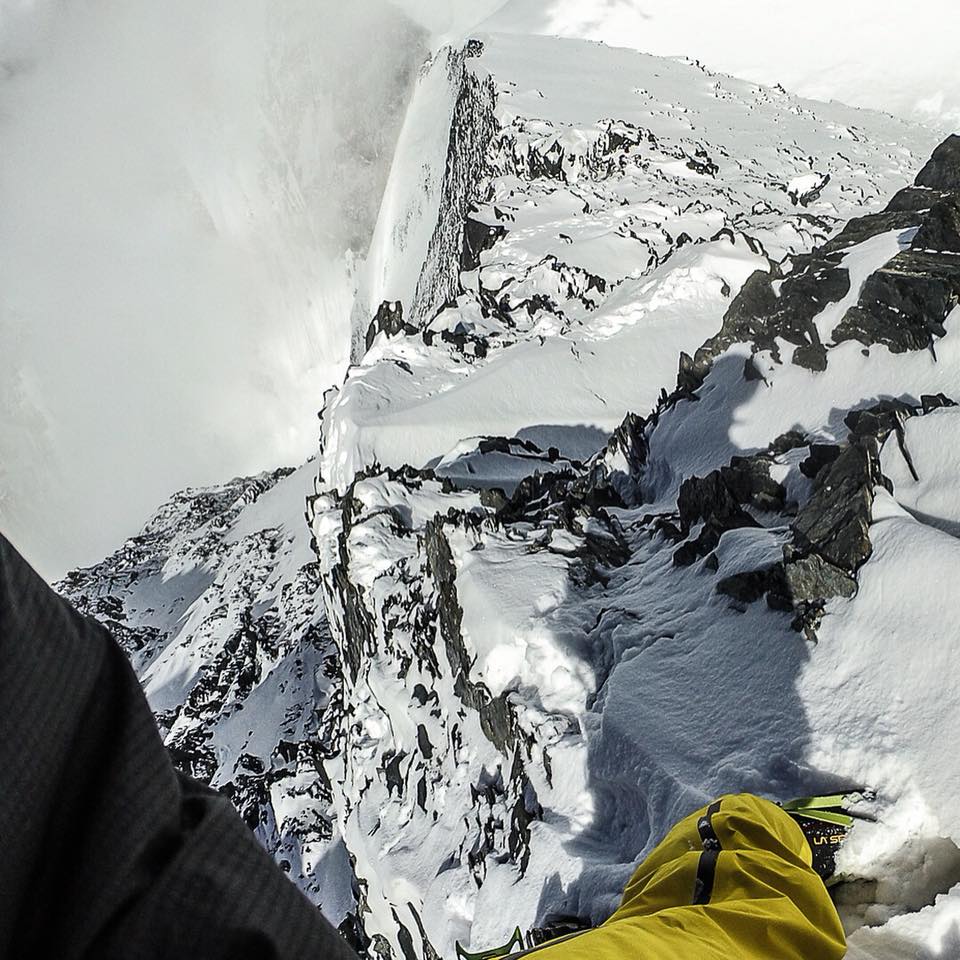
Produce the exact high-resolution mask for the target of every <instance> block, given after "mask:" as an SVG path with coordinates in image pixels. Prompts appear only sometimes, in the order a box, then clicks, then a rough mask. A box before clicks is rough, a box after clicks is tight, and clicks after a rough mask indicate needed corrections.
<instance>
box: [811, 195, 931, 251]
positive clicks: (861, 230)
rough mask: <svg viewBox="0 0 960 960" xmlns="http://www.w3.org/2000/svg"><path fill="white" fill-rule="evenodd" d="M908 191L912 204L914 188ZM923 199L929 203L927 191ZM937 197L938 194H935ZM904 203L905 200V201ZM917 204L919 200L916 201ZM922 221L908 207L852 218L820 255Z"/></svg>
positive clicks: (920, 217) (919, 216)
mask: <svg viewBox="0 0 960 960" xmlns="http://www.w3.org/2000/svg"><path fill="white" fill-rule="evenodd" d="M906 189H908V190H911V191H914V192H913V193H911V194H910V200H911V202H913V200H914V198H915V197H916V192H915V188H913V187H908V188H906ZM925 194H926V196H925V199H927V201H928V202H929V191H925ZM937 196H939V194H937ZM905 202H906V199H905ZM917 202H919V199H917ZM921 219H922V215H921V214H919V213H918V212H917V210H916V209H915V208H914V207H913V206H910V205H908V206H907V208H906V209H903V210H890V209H889V208H888V209H887V210H886V211H885V212H883V213H874V214H871V215H869V216H866V217H854V218H853V219H852V220H849V221H848V222H847V225H846V226H845V227H844V228H843V230H841V231H840V233H838V234H837V235H836V236H835V237H831V238H830V240H828V241H827V242H826V243H825V244H824V245H823V246H822V247H821V248H820V250H819V252H820V253H821V254H830V253H837V252H842V251H844V250H846V249H847V248H848V247H852V246H854V245H855V244H858V243H863V242H864V241H866V240H871V239H872V238H873V237H878V236H879V235H880V234H881V233H888V232H889V231H890V230H908V229H909V228H910V227H915V226H917V224H918V223H920V221H921Z"/></svg>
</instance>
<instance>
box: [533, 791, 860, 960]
mask: <svg viewBox="0 0 960 960" xmlns="http://www.w3.org/2000/svg"><path fill="white" fill-rule="evenodd" d="M810 863H811V854H810V848H809V846H808V845H807V841H806V838H805V837H804V835H803V831H801V829H800V828H799V826H797V824H796V823H795V822H794V821H793V819H792V818H791V817H790V816H789V815H788V814H786V813H784V811H783V810H781V809H780V808H779V807H778V806H776V805H775V804H773V803H770V802H769V801H768V800H763V799H761V798H760V797H755V796H752V795H750V794H737V795H732V796H725V797H721V798H720V799H719V800H717V801H715V802H714V803H712V804H710V806H708V807H705V808H703V809H702V810H698V811H696V812H695V813H693V814H691V815H690V816H689V817H686V818H685V819H684V820H681V821H680V823H678V824H677V825H676V826H675V827H674V828H673V829H672V830H671V831H670V832H669V833H668V834H667V836H666V837H665V838H664V839H663V840H662V841H661V842H660V844H659V845H658V846H657V847H656V848H655V849H654V850H653V851H652V853H651V854H650V855H649V856H648V857H647V858H646V859H645V860H644V861H643V863H641V864H640V866H639V867H637V869H636V871H635V872H634V874H633V876H632V877H631V878H630V881H629V882H628V883H627V886H626V888H625V890H624V893H623V899H622V901H621V903H620V906H619V907H618V908H617V910H616V912H615V913H614V914H613V915H612V916H611V917H610V918H609V919H608V920H607V921H606V922H605V923H603V924H602V925H601V926H599V927H596V928H595V929H593V930H589V931H587V932H585V933H583V934H580V935H575V936H573V937H571V938H570V939H567V940H562V941H557V942H555V943H554V944H549V943H548V944H545V945H544V946H543V947H541V948H537V949H534V950H531V951H528V954H529V955H533V956H535V957H536V960H624V958H626V957H637V958H646V957H651V958H653V957H655V958H656V960H690V958H696V960H771V958H776V960H840V958H842V957H843V956H844V955H845V953H846V940H845V937H844V933H843V927H842V926H841V924H840V918H839V917H838V916H837V911H836V909H835V908H834V905H833V902H832V901H831V899H830V896H829V894H828V893H827V889H826V887H825V886H824V885H823V881H822V880H821V879H820V877H819V876H818V875H817V874H816V873H815V872H814V871H813V869H812V868H811V866H810ZM526 955H527V954H520V956H526Z"/></svg>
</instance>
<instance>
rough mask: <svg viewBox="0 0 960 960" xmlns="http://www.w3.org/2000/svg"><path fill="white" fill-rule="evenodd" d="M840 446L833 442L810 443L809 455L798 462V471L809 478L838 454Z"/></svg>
mask: <svg viewBox="0 0 960 960" xmlns="http://www.w3.org/2000/svg"><path fill="white" fill-rule="evenodd" d="M840 450H841V447H839V446H838V445H837V444H835V443H811V444H810V456H808V457H807V459H806V460H802V461H801V462H800V472H801V473H802V474H803V475H804V476H805V477H809V478H810V479H811V480H812V479H813V478H814V477H816V476H817V474H819V473H820V471H821V470H822V469H823V468H824V467H826V466H828V465H829V464H831V463H833V461H834V460H836V459H837V457H838V456H840Z"/></svg>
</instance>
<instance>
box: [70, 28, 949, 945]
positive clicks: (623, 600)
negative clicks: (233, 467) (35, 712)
mask: <svg viewBox="0 0 960 960" xmlns="http://www.w3.org/2000/svg"><path fill="white" fill-rule="evenodd" d="M939 139H940V138H939V137H937V136H935V135H934V134H932V133H931V132H929V131H924V130H922V129H920V128H917V127H914V126H910V125H908V124H905V123H902V122H900V121H895V120H893V119H891V118H889V117H885V116H882V115H878V114H870V113H865V112H861V111H854V110H848V109H846V108H844V107H842V106H839V105H836V104H831V105H824V104H816V103H812V102H807V101H802V100H798V99H796V98H794V97H792V96H790V95H789V94H787V93H786V92H785V91H783V90H779V89H768V88H763V87H758V86H755V85H752V84H748V83H742V82H739V81H736V80H733V79H731V78H729V77H726V76H719V75H715V74H712V73H711V72H710V71H708V70H706V69H704V68H703V67H702V66H701V65H699V64H696V63H687V62H681V61H676V60H664V59H657V58H653V57H648V56H644V55H642V54H637V53H633V52H627V51H622V50H615V49H611V48H607V47H604V46H602V45H598V44H589V43H585V42H580V41H574V40H563V41H561V40H555V39H548V38H535V39H533V38H523V37H516V36H514V37H505V36H483V37H480V38H478V39H477V40H475V41H471V42H470V43H468V44H467V45H466V46H465V47H464V48H463V49H445V50H442V51H440V52H438V53H437V54H436V55H435V56H434V57H433V59H432V60H431V62H430V63H429V64H427V65H426V66H425V68H424V70H423V72H422V75H421V78H420V82H419V85H418V88H417V90H416V92H415V93H414V96H413V100H412V102H411V105H410V108H409V111H408V115H407V118H406V121H405V125H404V129H403V132H402V134H401V137H400V142H399V146H398V152H397V155H396V158H395V161H394V167H393V171H392V173H391V178H390V183H389V185H388V188H387V193H386V196H385V198H384V202H383V206H382V209H381V216H380V221H379V224H378V227H377V231H376V234H375V237H374V241H373V244H372V246H371V250H370V254H369V256H368V260H367V267H366V271H367V272H366V276H365V279H364V281H363V285H362V288H361V292H360V296H359V298H358V302H357V305H356V307H355V310H354V335H353V355H354V359H355V364H354V365H353V367H352V368H351V370H350V372H349V373H348V375H347V378H346V381H345V383H344V384H343V386H342V387H341V388H340V389H339V390H338V391H336V392H334V393H332V394H330V395H329V396H328V397H327V402H326V405H325V409H324V414H323V438H322V443H323V447H322V451H321V454H320V457H319V461H318V462H317V463H310V464H307V465H306V466H304V467H302V468H300V469H299V470H297V471H293V472H290V471H278V472H277V473H276V474H272V475H265V476H260V477H257V478H252V479H249V480H243V481H239V480H238V481H232V482H231V483H229V484H225V485H223V486H222V487H218V488H214V489H210V490H204V491H187V492H185V493H183V494H181V495H179V496H177V497H175V498H174V499H173V500H172V501H171V502H170V503H168V504H167V505H165V506H164V507H163V508H162V509H161V510H160V511H159V513H158V514H157V515H156V516H155V517H154V518H153V519H152V520H151V521H150V523H149V524H148V525H147V527H146V528H145V529H144V531H143V533H142V535H141V536H140V537H138V538H135V539H134V540H131V541H129V542H128V543H127V544H125V545H124V547H123V548H122V549H121V550H120V551H118V552H117V553H116V554H115V555H114V556H112V557H111V558H109V559H108V560H106V561H104V562H103V563H102V564H100V565H99V566H97V567H94V568H91V569H89V570H84V571H79V572H77V573H75V574H72V575H71V576H70V577H68V578H67V580H65V581H64V582H63V583H62V584H61V588H62V589H63V590H64V592H65V593H66V594H67V595H68V596H69V597H71V598H72V599H73V600H74V601H75V602H77V603H78V604H79V605H80V606H81V607H82V608H83V609H85V610H86V611H88V612H90V613H92V614H93V615H95V616H98V617H100V618H101V619H103V620H105V621H106V622H107V623H109V624H110V625H111V626H112V627H113V628H114V629H115V630H116V631H117V633H118V635H119V636H120V638H121V640H122V642H123V643H124V644H125V646H126V648H127V649H128V651H129V652H130V654H131V656H132V658H133V659H134V662H135V664H136V666H137V669H138V671H139V673H140V676H141V677H142V679H143V683H144V686H145V689H146V691H147V694H148V696H149V697H150V700H151V704H152V706H153V707H154V709H155V710H156V712H157V714H158V717H159V718H160V722H161V724H162V726H163V729H164V731H165V732H166V736H167V742H168V744H169V745H170V747H171V750H172V751H173V753H174V756H175V757H177V759H178V761H179V762H181V763H182V764H183V765H184V766H186V767H187V768H188V769H189V770H191V771H192V772H194V773H195V774H196V775H200V776H203V777H205V778H208V779H210V780H211V781H212V782H213V783H214V784H216V785H217V786H220V787H221V788H223V789H225V790H227V791H228V792H230V794H231V795H232V796H233V797H234V798H235V799H236V801H237V804H238V806H239V807H240V809H241V810H242V811H243V813H244V815H245V816H246V817H247V819H248V822H250V823H251V825H252V826H253V827H254V828H255V829H256V830H257V831H258V833H259V835H260V836H261V838H262V839H263V840H264V842H265V843H266V844H267V845H268V846H269V847H270V848H271V849H273V850H274V851H275V853H276V856H277V858H278V859H279V860H280V861H282V862H284V863H285V865H286V869H288V870H289V871H290V873H291V875H292V876H293V877H294V879H296V880H297V882H298V883H300V884H301V886H302V887H303V888H304V889H305V890H306V891H307V892H308V894H309V895H310V896H312V897H313V899H314V900H315V901H317V902H318V903H320V904H321V905H322V906H323V909H324V910H325V911H326V912H327V913H328V915H330V917H331V919H332V920H333V921H334V922H335V923H338V924H341V925H342V929H344V931H345V933H347V934H348V935H349V936H350V938H351V939H352V940H353V942H354V943H356V944H357V945H358V946H359V947H361V948H363V949H366V950H367V951H368V952H369V955H371V956H377V957H381V958H386V957H396V958H400V957H403V958H405V960H414V958H424V960H427V958H434V957H437V956H452V955H453V943H454V940H457V939H459V940H461V941H462V942H464V943H472V944H473V945H474V947H483V946H488V945H490V944H492V943H495V942H502V941H503V940H505V939H506V938H507V935H509V933H510V932H511V931H512V930H513V928H514V927H515V926H516V925H520V926H521V927H523V928H531V927H534V926H537V925H539V924H542V923H543V922H544V921H545V920H546V919H547V917H548V916H549V915H567V916H571V917H576V918H580V919H581V920H582V921H597V920H600V919H602V918H603V916H604V915H605V914H607V913H608V912H609V911H610V910H611V909H612V907H613V906H614V905H615V903H616V901H617V899H618V896H619V892H620V889H621V888H622V885H623V883H624V881H625V879H626V878H627V877H628V876H629V874H630V872H631V869H632V867H633V865H634V864H635V863H636V862H637V860H638V859H639V858H641V857H642V856H643V855H644V854H645V852H646V851H648V850H649V849H650V848H651V846H652V845H653V844H654V843H655V842H656V841H657V840H658V839H659V838H660V837H661V836H662V834H663V833H664V832H665V830H666V829H667V827H668V826H669V825H670V824H671V823H672V822H673V821H674V820H675V819H677V818H678V817H679V816H681V815H683V814H684V813H687V812H689V810H690V809H692V808H693V807H695V806H696V805H698V804H699V803H702V802H703V801H704V800H705V799H707V798H708V797H710V796H712V795H714V794H717V793H720V792H725V791H739V790H750V791H754V792H757V793H761V794H764V795H767V796H772V797H775V798H783V797H786V796H790V795H797V794H803V793H807V792H811V791H817V790H821V789H826V788H829V789H834V788H841V787H844V786H850V785H861V784H866V785H871V786H873V787H875V788H876V789H877V791H878V795H879V796H878V800H877V802H876V809H875V813H876V814H877V816H878V817H879V821H878V823H877V824H875V825H870V826H869V827H867V828H865V829H862V830H861V828H859V827H858V828H857V829H856V830H855V831H854V834H853V836H852V838H851V841H850V842H849V844H848V845H847V847H846V848H845V851H844V859H843V861H842V868H843V869H844V870H845V871H847V872H848V873H849V874H850V876H851V877H855V878H857V879H856V882H851V883H849V884H847V885H846V886H845V887H843V888H841V892H840V894H839V897H840V898H841V900H842V912H843V915H844V919H845V922H846V923H847V924H848V927H849V928H850V930H851V951H850V955H851V956H853V957H861V958H870V957H873V958H887V957H934V956H948V955H951V953H950V951H951V949H953V950H955V949H956V944H957V943H958V942H960V941H958V937H960V886H958V887H957V889H956V891H955V892H952V890H953V887H954V885H955V884H960V850H958V845H960V825H958V822H957V819H956V818H955V817H954V816H953V815H952V810H951V803H952V788H953V784H954V782H955V780H956V778H957V776H958V775H960V763H958V761H957V760H956V759H955V757H954V756H953V753H954V751H953V750H952V744H953V742H954V739H955V735H956V733H957V728H958V726H960V720H958V717H957V708H956V695H955V693H954V686H955V684H954V679H953V677H954V673H953V670H952V664H953V660H954V657H955V650H956V639H955V631H954V629H953V622H954V618H953V617H952V616H951V613H950V611H951V607H950V597H951V596H952V584H953V582H954V581H955V580H956V578H957V573H958V572H960V547H958V546H957V540H956V535H957V532H958V530H960V510H958V507H957V503H960V497H958V495H957V494H958V490H957V484H958V483H960V473H958V470H957V458H956V456H955V454H954V453H953V452H952V451H953V450H954V449H955V447H956V443H954V442H953V435H954V434H957V436H958V437H960V412H958V410H960V408H957V407H955V405H954V401H960V396H958V395H957V394H958V393H960V388H958V387H957V383H958V382H960V310H958V309H957V303H958V299H960V138H953V139H952V140H949V141H947V142H946V143H945V144H944V145H943V146H941V147H940V148H938V149H937V151H936V152H935V153H934V154H933V159H931V160H929V162H926V161H927V158H928V157H929V156H930V154H931V152H932V151H933V149H934V147H935V146H936V144H937V142H938V140H939ZM921 168H922V170H921ZM918 171H920V173H919V177H918V179H917V185H916V186H908V185H909V184H910V183H912V181H913V180H914V177H915V176H916V175H917V173H918ZM318 472H319V478H317V473H318ZM306 500H308V503H305V501H306ZM305 509H307V511H308V515H309V522H310V527H309V528H308V526H307V522H306V520H305V519H304V517H303V513H304V510H305ZM311 531H312V540H311ZM954 566H957V567H958V570H957V571H955V570H954ZM505 904H508V905H509V909H504V905H505ZM938 951H939V952H938ZM944 951H946V952H944Z"/></svg>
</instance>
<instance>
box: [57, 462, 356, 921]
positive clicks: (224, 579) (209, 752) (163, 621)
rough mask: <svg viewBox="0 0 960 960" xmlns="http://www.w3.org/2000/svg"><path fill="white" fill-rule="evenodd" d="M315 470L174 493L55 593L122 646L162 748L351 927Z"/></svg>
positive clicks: (335, 668) (333, 659)
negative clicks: (327, 767)
mask: <svg viewBox="0 0 960 960" xmlns="http://www.w3.org/2000/svg"><path fill="white" fill-rule="evenodd" d="M315 475H316V465H315V463H314V462H310V463H307V464H305V465H304V466H302V467H301V468H300V469H299V470H290V469H281V470H277V471H275V472H273V473H264V474H260V475H259V476H256V477H249V478H237V479H234V480H231V481H230V482H229V483H225V484H222V485H221V486H218V487H210V488H206V489H202V490H192V489H191V490H185V491H183V492H182V493H180V494H178V495H176V496H175V497H173V498H172V499H171V500H170V501H169V502H168V503H165V504H164V505H163V506H162V507H160V509H159V510H158V511H157V512H156V514H154V516H153V517H151V518H150V520H149V521H148V522H147V523H146V524H145V526H144V527H143V530H142V531H141V532H140V534H139V535H137V536H136V537H133V538H132V539H130V540H128V541H127V542H126V543H125V544H124V545H123V546H122V547H121V548H120V549H119V550H118V551H117V552H116V553H114V554H113V555H112V556H110V557H108V558H107V559H105V560H104V561H102V562H101V563H99V564H98V565H96V566H94V567H90V568H88V569H85V570H79V571H75V572H73V573H71V574H68V576H67V577H66V578H65V579H64V580H63V581H61V582H60V583H59V584H58V585H57V587H58V590H59V591H60V592H61V593H62V594H63V595H64V596H66V597H67V598H68V599H70V600H71V601H72V602H73V603H74V604H75V605H76V606H77V607H78V608H79V609H80V610H82V611H83V612H84V613H88V614H90V615H92V616H94V617H96V618H97V619H99V620H101V621H102V622H103V623H105V624H106V625H107V626H108V627H109V628H110V630H111V631H112V632H113V634H114V636H115V637H117V639H118V640H119V641H120V643H121V644H122V645H123V647H124V649H125V650H126V651H127V653H128V654H129V656H130V659H131V661H132V662H133V665H134V668H135V669H136V671H137V673H138V675H139V676H140V678H141V681H142V682H143V686H144V689H145V691H146V694H147V697H148V699H149V701H150V705H151V707H152V708H153V710H154V712H155V713H156V715H157V719H158V721H159V723H160V727H161V732H162V733H163V734H164V739H165V741H166V744H167V747H168V749H169V750H170V752H171V755H172V757H173V759H174V761H175V762H176V763H177V765H178V766H179V767H180V768H181V769H183V770H184V771H186V772H187V773H189V774H191V775H192V776H195V777H197V778H199V779H202V780H204V781H206V782H210V783H212V784H213V785H214V786H216V787H218V788H219V789H221V790H223V791H225V792H226V793H227V794H228V795H229V796H230V798H231V799H232V800H233V802H234V804H235V805H236V807H237V809H238V810H239V811H240V812H241V814H242V815H243V817H244V819H245V820H246V822H247V823H248V824H249V825H250V827H251V829H253V830H254V831H255V832H256V834H257V836H258V837H259V838H260V839H261V841H262V842H263V843H264V845H265V846H266V847H267V848H268V849H269V850H271V852H273V854H274V856H275V857H276V859H277V861H278V862H279V863H280V864H281V866H282V867H283V868H284V870H286V871H287V873H288V874H289V875H290V877H291V878H292V879H293V880H294V881H295V882H296V883H297V884H298V885H299V886H300V887H301V888H302V889H303V890H304V892H306V893H307V895H308V896H310V897H311V898H312V899H313V900H314V901H315V902H317V903H319V904H320V905H322V907H323V910H324V912H325V913H326V914H327V916H328V917H329V918H330V920H331V921H332V922H333V923H335V924H341V929H343V930H344V932H345V933H346V934H347V935H348V936H349V935H350V933H351V929H352V922H353V921H352V915H353V913H354V911H355V909H356V901H355V897H354V894H353V892H352V872H351V867H350V863H349V859H348V856H347V852H346V850H345V848H344V847H343V844H342V842H341V841H340V833H339V830H338V829H337V826H336V823H335V821H334V813H333V808H332V798H331V794H330V784H329V780H328V778H327V775H326V773H325V771H324V768H323V762H324V758H325V755H326V753H327V750H328V747H327V744H328V743H329V740H330V738H329V736H328V735H327V734H326V732H325V730H324V710H325V708H326V707H327V704H328V702H329V701H330V698H331V696H333V697H335V696H336V695H337V694H336V687H337V678H338V677H339V674H340V668H339V660H338V655H337V649H336V647H335V646H334V644H333V643H332V641H331V638H330V633H329V630H328V629H327V625H326V620H325V617H324V612H323V605H322V601H321V598H320V595H319V575H318V567H317V563H316V555H315V553H314V551H313V550H312V548H311V544H310V531H309V529H308V528H307V525H306V522H305V520H304V509H305V501H306V496H307V494H308V492H310V491H311V490H312V486H313V479H314V477H315Z"/></svg>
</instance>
